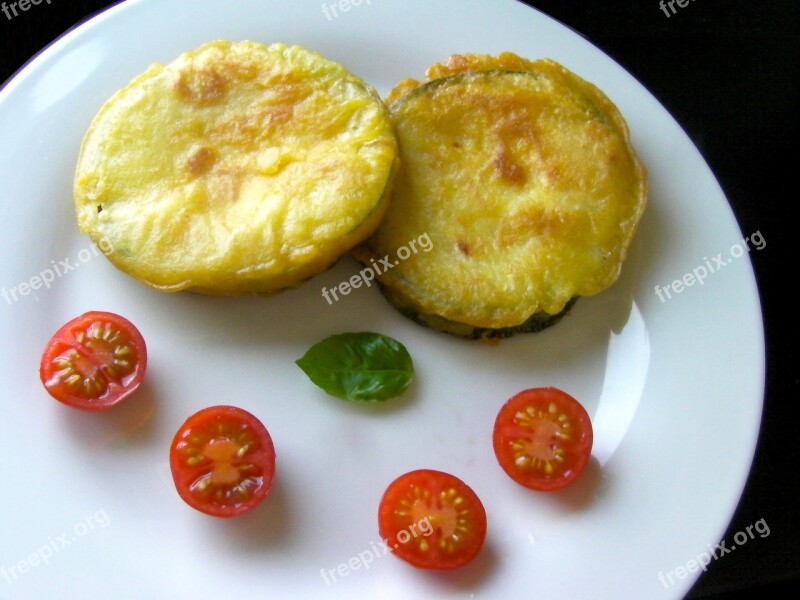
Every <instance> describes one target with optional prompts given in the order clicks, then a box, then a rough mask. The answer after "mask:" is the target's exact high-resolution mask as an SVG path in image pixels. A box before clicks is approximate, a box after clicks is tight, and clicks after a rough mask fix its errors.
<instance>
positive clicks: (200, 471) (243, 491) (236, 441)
mask: <svg viewBox="0 0 800 600" xmlns="http://www.w3.org/2000/svg"><path fill="white" fill-rule="evenodd" d="M169 464H170V469H171V470H172V479H173V480H174V482H175V487H176V489H177V490H178V494H179V495H180V497H181V498H183V500H184V501H185V502H186V503H187V504H188V505H189V506H191V507H192V508H195V509H197V510H199V511H200V512H203V513H206V514H207V515H211V516H214V517H235V516H238V515H241V514H244V513H246V512H247V511H249V510H252V509H253V508H255V507H256V506H258V504H260V503H261V501H262V500H263V499H264V497H265V496H266V495H267V492H268V491H269V488H270V487H271V486H272V480H273V478H274V477H275V448H274V446H273V444H272V438H271V437H270V435H269V432H268V431H267V429H266V428H265V427H264V425H263V424H262V423H261V421H259V420H258V419H257V418H256V417H255V416H253V415H252V414H250V413H249V412H247V411H246V410H243V409H241V408H237V407H235V406H211V407H209V408H204V409H203V410H201V411H199V412H197V413H195V414H194V415H192V416H191V417H189V418H188V419H187V420H186V422H185V423H184V424H183V425H181V427H180V429H178V432H177V433H176V434H175V437H174V439H173V440H172V445H171V446H170V451H169Z"/></svg>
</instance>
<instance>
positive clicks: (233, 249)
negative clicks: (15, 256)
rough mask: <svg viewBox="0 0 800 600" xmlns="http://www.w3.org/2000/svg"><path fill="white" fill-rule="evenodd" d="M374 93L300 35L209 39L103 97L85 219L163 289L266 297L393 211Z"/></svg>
mask: <svg viewBox="0 0 800 600" xmlns="http://www.w3.org/2000/svg"><path fill="white" fill-rule="evenodd" d="M396 155H397V146H396V141H395V137H394V133H393V131H392V126H391V122H390V119H389V115H388V111H387V109H386V107H385V105H384V104H383V102H382V101H381V99H380V97H379V96H378V94H377V93H376V92H375V90H374V89H373V88H372V87H370V86H369V85H368V84H366V83H365V82H364V81H362V80H361V79H359V78H358V77H356V76H355V75H353V74H352V73H350V72H348V71H347V70H346V69H345V67H344V66H342V65H340V64H338V63H335V62H333V61H330V60H328V59H326V58H324V57H322V56H321V55H319V54H317V53H315V52H312V51H310V50H307V49H305V48H302V47H300V46H287V45H285V44H272V45H266V44H261V43H257V42H252V41H244V42H229V41H222V40H219V41H213V42H209V43H207V44H204V45H203V46H201V47H199V48H197V49H195V50H193V51H190V52H186V53H184V54H182V55H181V56H179V57H178V58H177V59H176V60H174V61H173V62H171V63H169V64H168V65H166V66H162V65H154V66H152V67H151V68H150V69H148V70H147V71H146V72H145V73H143V74H141V75H140V76H139V77H137V78H135V79H134V80H133V81H132V82H131V83H130V84H129V85H127V86H126V87H125V88H123V89H121V90H120V91H119V92H117V93H116V94H115V95H114V96H113V97H112V98H110V99H109V100H108V101H107V102H106V103H105V104H104V106H103V107H102V108H101V110H100V112H99V113H98V114H97V116H96V117H95V118H94V120H93V121H92V123H91V125H90V127H89V129H88V132H87V133H86V136H85V138H84V141H83V144H82V147H81V152H80V156H79V159H78V164H77V169H76V175H75V184H74V199H75V210H76V214H77V220H78V225H79V227H80V230H81V231H82V232H84V233H87V234H89V236H91V238H92V239H93V240H94V241H95V242H99V241H103V242H104V243H105V247H113V251H112V252H110V253H109V255H108V257H109V259H110V260H111V262H112V263H114V264H115V265H116V266H117V267H118V268H119V269H121V270H122V271H124V272H126V273H128V274H130V275H131V276H133V277H135V278H136V279H139V280H141V281H142V282H144V283H146V284H148V285H150V286H152V287H154V288H156V289H159V290H163V291H170V292H172V291H179V290H191V291H196V292H202V293H207V294H220V295H234V294H246V293H263V294H269V293H272V292H275V291H278V290H281V289H284V288H287V287H292V286H296V285H298V284H299V283H300V282H302V281H303V280H305V279H307V278H309V277H311V276H313V275H315V274H317V273H319V272H321V271H323V270H325V269H326V268H328V267H329V266H331V265H332V264H333V263H334V262H335V261H336V260H337V259H338V258H339V257H340V256H341V255H342V254H343V253H346V252H347V251H348V250H350V249H351V248H352V247H353V246H354V245H355V244H357V243H358V242H360V241H362V240H363V239H364V238H365V237H367V236H368V235H369V234H370V233H372V231H373V230H374V229H375V227H376V226H377V224H378V222H379V221H380V219H381V217H382V216H383V213H384V211H385V208H386V199H387V197H388V196H387V191H388V189H389V186H390V182H391V179H392V177H393V174H394V172H395V171H396V160H397V156H396Z"/></svg>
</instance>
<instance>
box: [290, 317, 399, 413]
mask: <svg viewBox="0 0 800 600" xmlns="http://www.w3.org/2000/svg"><path fill="white" fill-rule="evenodd" d="M295 363H296V364H297V366H298V367H300V368H301V369H302V370H303V372H304V373H305V374H306V375H308V377H309V379H311V381H313V382H314V383H315V384H316V385H318V386H319V387H321V388H322V389H323V390H325V391H326V392H328V393H329V394H330V395H332V396H336V397H337V398H342V399H343V400H353V401H356V402H371V401H376V400H388V399H389V398H394V397H395V396H399V395H400V394H402V393H403V392H405V391H406V389H407V388H408V385H409V383H411V377H412V375H413V374H414V366H413V363H412V361H411V356H410V355H409V353H408V350H406V348H405V346H403V344H401V343H400V342H398V341H397V340H395V339H393V338H390V337H388V336H385V335H381V334H379V333H372V332H369V331H364V332H354V333H340V334H338V335H332V336H330V337H328V338H325V339H324V340H322V341H321V342H319V343H317V344H314V345H313V346H312V347H311V348H309V349H308V351H307V352H306V353H305V354H304V355H303V357H302V358H299V359H298V360H296V361H295Z"/></svg>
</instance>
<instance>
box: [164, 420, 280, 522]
mask: <svg viewBox="0 0 800 600" xmlns="http://www.w3.org/2000/svg"><path fill="white" fill-rule="evenodd" d="M214 419H221V420H223V419H233V420H235V421H236V422H238V423H243V424H247V425H249V426H251V427H252V430H253V431H254V432H255V435H256V437H257V439H258V442H259V449H258V455H259V457H260V460H261V466H262V468H263V469H264V472H263V476H262V477H261V478H260V480H261V481H260V485H259V486H258V488H257V489H256V491H255V492H254V493H253V496H252V497H251V498H250V499H249V500H248V501H247V502H242V503H239V504H237V505H235V506H220V505H218V504H213V503H208V502H202V501H201V500H199V499H198V498H197V497H196V496H195V495H194V494H192V492H191V490H190V485H191V482H192V480H193V477H194V475H196V474H193V473H192V472H191V470H187V468H186V465H185V464H184V461H183V460H182V458H181V456H180V452H179V445H180V443H181V442H182V441H183V440H184V439H185V438H186V437H187V436H188V433H187V432H188V431H189V430H190V429H191V428H202V426H203V425H204V423H205V422H207V421H212V420H214ZM169 461H170V470H171V472H172V478H173V481H174V483H175V489H176V491H177V492H178V495H179V496H180V497H181V499H182V500H183V501H184V502H185V503H186V504H188V505H189V506H191V507H192V508H194V509H195V510H197V511H199V512H201V513H203V514H206V515H209V516H212V517H218V518H222V519H227V518H232V517H238V516H241V515H243V514H245V513H248V512H250V511H251V510H253V509H255V508H256V507H257V506H258V505H259V504H261V502H262V501H263V500H264V499H265V498H266V496H267V494H268V493H269V490H270V489H271V487H272V483H273V481H274V479H275V446H274V444H273V441H272V436H270V434H269V431H268V430H267V428H266V427H264V425H263V423H262V422H261V421H260V420H259V419H258V417H256V416H255V415H253V414H251V413H250V412H248V411H246V410H244V409H242V408H239V407H236V406H229V405H218V406H209V407H207V408H204V409H202V410H200V411H198V412H196V413H194V414H193V415H192V416H190V417H189V418H188V419H187V420H186V421H185V422H184V423H183V425H181V427H180V428H179V429H178V431H177V432H176V433H175V436H174V438H173V440H172V444H171V445H170V452H169Z"/></svg>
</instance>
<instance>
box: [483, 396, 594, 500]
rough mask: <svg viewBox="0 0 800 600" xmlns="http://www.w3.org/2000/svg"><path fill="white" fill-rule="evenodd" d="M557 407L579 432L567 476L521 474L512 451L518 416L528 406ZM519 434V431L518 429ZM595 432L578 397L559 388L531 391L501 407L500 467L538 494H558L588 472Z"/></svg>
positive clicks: (497, 430)
mask: <svg viewBox="0 0 800 600" xmlns="http://www.w3.org/2000/svg"><path fill="white" fill-rule="evenodd" d="M551 402H552V403H554V404H555V405H556V406H557V407H558V408H559V410H561V411H563V412H564V413H565V414H567V415H568V418H569V419H570V420H571V421H572V422H573V423H574V425H575V429H576V430H577V437H576V439H574V441H573V442H572V443H570V444H568V445H566V448H567V450H568V455H567V456H568V458H567V465H568V470H567V471H566V472H559V473H557V474H556V475H555V476H547V475H545V474H537V473H535V472H530V471H529V472H528V473H527V474H526V473H524V472H521V469H519V468H517V467H516V465H515V464H514V458H513V456H512V455H511V454H510V451H509V449H508V440H509V437H514V436H513V433H512V432H513V430H514V429H515V426H514V425H512V419H513V417H514V415H515V414H516V413H517V412H518V411H520V410H524V409H525V408H526V407H527V406H531V405H535V406H538V407H542V406H543V405H547V404H549V403H551ZM516 429H517V431H519V428H518V427H516ZM593 443H594V431H593V429H592V422H591V419H590V417H589V414H588V413H587V412H586V409H585V408H584V407H583V405H582V404H581V403H580V402H578V400H576V399H575V398H574V397H572V396H571V395H569V394H567V393H566V392H564V391H563V390H560V389H558V388H555V387H542V388H530V389H526V390H522V391H521V392H519V393H517V394H515V395H514V396H512V397H511V398H509V400H508V401H506V403H505V404H504V405H503V406H502V407H501V409H500V411H499V412H498V413H497V418H496V420H495V425H494V430H493V432H492V445H493V447H494V452H495V456H496V458H497V461H498V463H499V464H500V466H501V467H502V469H503V470H504V471H505V472H506V474H507V475H508V476H509V477H510V478H511V479H512V480H514V481H515V482H516V483H518V484H519V485H521V486H523V487H526V488H528V489H531V490H535V491H538V492H555V491H558V490H562V489H564V488H566V487H568V486H570V485H572V484H573V483H574V482H575V481H576V480H577V479H578V478H579V477H580V475H581V474H582V473H583V471H584V470H585V469H586V466H587V465H588V463H589V459H590V458H591V453H592V445H593Z"/></svg>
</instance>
